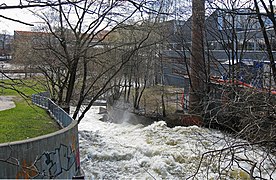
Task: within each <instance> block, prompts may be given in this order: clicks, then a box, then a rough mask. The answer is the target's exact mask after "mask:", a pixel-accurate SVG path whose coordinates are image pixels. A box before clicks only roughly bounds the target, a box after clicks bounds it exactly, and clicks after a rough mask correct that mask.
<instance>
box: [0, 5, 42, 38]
mask: <svg viewBox="0 0 276 180" xmlns="http://www.w3.org/2000/svg"><path fill="white" fill-rule="evenodd" d="M3 3H5V4H6V5H7V6H10V5H19V0H0V5H3ZM0 14H1V15H3V16H6V17H9V18H13V19H18V20H20V21H23V22H27V23H32V24H36V22H38V20H37V19H35V18H34V16H32V14H31V13H30V12H29V11H28V10H26V9H9V10H1V11H0ZM0 23H1V26H0V33H2V32H3V31H4V30H6V31H8V33H9V34H13V31H14V30H31V26H27V25H24V24H21V23H18V22H13V21H9V20H5V19H3V18H0Z"/></svg>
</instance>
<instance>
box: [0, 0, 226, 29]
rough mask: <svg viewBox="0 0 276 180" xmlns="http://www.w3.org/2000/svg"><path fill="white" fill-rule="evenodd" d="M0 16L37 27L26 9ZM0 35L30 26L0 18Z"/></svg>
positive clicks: (4, 0) (0, 0) (10, 0)
mask: <svg viewBox="0 0 276 180" xmlns="http://www.w3.org/2000/svg"><path fill="white" fill-rule="evenodd" d="M217 1H227V0H217ZM19 2H20V0H0V5H1V6H2V5H3V4H6V5H7V6H11V5H19ZM0 15H3V16H6V17H9V18H13V19H18V20H21V21H23V22H27V23H31V24H34V25H37V24H38V23H39V21H40V20H39V19H36V18H35V17H34V16H33V15H32V14H31V12H29V11H28V10H26V9H9V10H0ZM0 24H1V25H0V33H2V32H3V31H7V32H8V33H9V34H13V31H14V30H31V28H32V27H31V26H28V25H24V24H21V23H18V22H13V21H10V20H5V19H3V18H0Z"/></svg>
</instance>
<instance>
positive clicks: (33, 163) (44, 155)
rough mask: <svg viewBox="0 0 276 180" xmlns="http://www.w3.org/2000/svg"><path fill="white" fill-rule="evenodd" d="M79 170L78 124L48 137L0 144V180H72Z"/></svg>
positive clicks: (72, 124)
mask: <svg viewBox="0 0 276 180" xmlns="http://www.w3.org/2000/svg"><path fill="white" fill-rule="evenodd" d="M57 107H58V106H57ZM79 170H80V158H79V139H78V123H77V121H74V120H72V121H71V123H70V124H69V125H68V126H67V127H65V128H63V129H61V130H59V131H57V132H54V133H51V134H48V135H44V136H40V137H36V138H32V139H28V140H23V141H16V142H11V143H3V144H0V178H4V179H23V178H24V179H30V178H35V179H50V178H61V179H72V178H73V177H75V176H77V175H79Z"/></svg>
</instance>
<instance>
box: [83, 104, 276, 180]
mask: <svg viewBox="0 0 276 180" xmlns="http://www.w3.org/2000/svg"><path fill="white" fill-rule="evenodd" d="M98 108H99V107H92V109H91V110H90V111H89V112H88V113H87V115H86V116H85V118H84V119H83V120H82V122H81V123H80V124H79V135H80V136H79V138H80V156H81V167H82V168H83V170H84V172H85V178H86V179H112V180H113V179H188V178H191V177H195V179H199V180H204V179H249V178H250V174H251V175H254V176H255V177H262V178H264V179H276V172H275V171H276V170H275V159H274V157H272V156H270V155H268V154H267V153H266V152H265V149H259V148H256V147H252V146H247V145H246V144H247V143H246V142H242V141H241V140H235V139H232V138H230V137H229V136H226V135H224V134H223V133H221V132H219V131H215V130H209V129H206V128H199V127H197V126H191V127H174V128H169V127H167V126H166V123H165V122H163V121H159V122H155V123H153V124H151V125H149V126H143V125H141V124H139V125H132V124H130V123H128V122H125V123H122V124H114V123H110V122H103V121H100V120H99V119H100V118H101V115H99V114H98V112H99V110H98ZM126 119H127V117H126ZM129 121H131V120H129ZM241 143H244V144H245V145H243V146H239V145H240V144H241ZM230 146H232V147H233V148H228V147H230ZM213 150H222V151H213ZM206 152H210V153H206ZM203 153H206V154H204V156H203V158H202V155H203ZM199 164H201V165H200V167H199ZM198 167H199V168H198Z"/></svg>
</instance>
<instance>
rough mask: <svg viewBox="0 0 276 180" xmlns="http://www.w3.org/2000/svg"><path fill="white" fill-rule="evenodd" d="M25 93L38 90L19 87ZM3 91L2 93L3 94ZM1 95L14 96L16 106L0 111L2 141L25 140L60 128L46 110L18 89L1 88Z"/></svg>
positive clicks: (0, 136) (0, 139)
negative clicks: (21, 93) (18, 91)
mask: <svg viewBox="0 0 276 180" xmlns="http://www.w3.org/2000/svg"><path fill="white" fill-rule="evenodd" d="M18 89H20V90H21V91H22V92H23V93H24V94H26V95H31V94H32V93H35V92H36V90H34V89H32V88H26V87H23V86H22V87H18ZM1 92H2V94H1ZM0 95H9V96H10V95H12V96H14V98H13V99H14V102H15V104H16V107H15V108H13V109H8V110H4V111H0V143H4V142H11V141H18V140H24V139H28V138H33V137H37V136H41V135H45V134H49V133H51V132H55V131H57V130H59V126H58V125H57V123H56V122H55V120H53V119H52V118H51V117H50V116H49V115H48V113H47V111H46V110H44V109H42V108H39V107H37V106H35V105H32V103H31V101H30V100H26V99H24V98H22V97H21V96H20V95H19V94H18V93H17V92H16V91H12V90H10V89H2V90H0Z"/></svg>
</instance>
